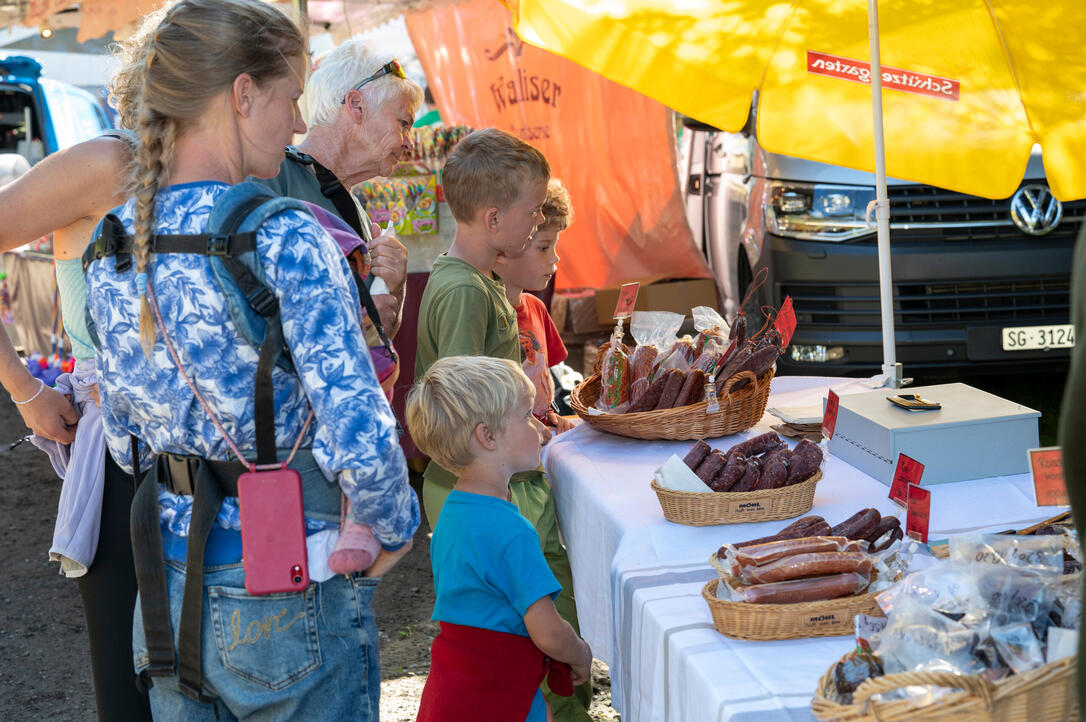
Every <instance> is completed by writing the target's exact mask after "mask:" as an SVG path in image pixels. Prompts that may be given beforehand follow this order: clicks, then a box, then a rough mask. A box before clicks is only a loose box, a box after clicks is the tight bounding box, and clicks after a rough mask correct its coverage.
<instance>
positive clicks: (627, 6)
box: [515, 0, 1086, 376]
mask: <svg viewBox="0 0 1086 722" xmlns="http://www.w3.org/2000/svg"><path fill="white" fill-rule="evenodd" d="M515 10H517V25H516V30H517V33H518V34H519V35H520V36H521V38H523V39H524V40H525V41H526V42H528V43H531V44H533V45H538V46H540V47H543V48H546V49H547V50H550V51H552V52H555V53H557V54H559V55H563V56H565V57H568V58H570V59H572V60H574V61H576V62H578V63H580V64H582V65H585V66H586V67H588V68H591V69H592V70H595V71H597V72H599V73H601V74H602V75H604V76H606V77H608V78H611V79H612V80H615V81H617V82H619V83H622V84H624V85H628V86H630V87H632V88H634V89H636V90H639V91H641V92H643V93H645V94H646V95H649V96H651V97H653V98H656V99H657V100H660V101H661V102H663V103H665V104H666V105H668V106H670V107H672V108H675V109H676V110H678V111H680V112H682V113H684V114H686V115H689V116H691V117H694V118H697V119H698V120H702V121H704V122H706V123H709V124H711V125H714V126H716V127H718V128H721V129H723V130H727V131H738V130H739V129H740V128H742V127H743V125H744V124H745V123H746V121H747V116H748V111H749V107H750V102H751V98H752V95H753V93H754V91H757V92H758V115H757V122H758V128H757V134H758V140H759V142H760V143H761V144H762V146H763V147H764V148H766V149H767V150H769V151H772V152H776V153H782V154H785V155H791V156H796V157H799V158H806V159H810V160H816V161H821V162H824V163H832V164H836V165H843V166H847V167H851V168H857V169H860V170H866V171H873V172H874V173H875V174H876V194H877V200H876V202H875V205H876V208H875V217H876V220H877V221H878V231H879V234H878V235H879V278H880V286H881V299H882V316H883V352H884V366H883V369H884V373H887V374H893V373H895V370H894V368H893V367H894V365H895V364H894V359H895V352H894V342H893V339H894V331H893V300H892V296H891V293H892V288H891V281H890V279H891V275H890V254H889V220H888V219H889V203H888V201H887V200H886V180H885V179H886V175H887V174H889V175H892V176H895V177H897V178H902V179H906V180H910V181H915V182H919V183H927V184H931V185H936V186H940V187H943V188H949V189H951V190H955V191H959V192H962V193H968V194H971V195H979V196H985V197H989V198H1005V197H1007V196H1009V195H1010V194H1011V193H1013V192H1014V191H1015V189H1016V188H1017V187H1018V185H1019V183H1020V182H1021V179H1022V176H1023V174H1024V172H1025V168H1026V163H1027V161H1028V160H1029V155H1030V151H1031V149H1032V147H1033V145H1034V144H1035V143H1036V144H1040V146H1041V149H1042V152H1043V158H1044V165H1045V171H1046V174H1047V176H1048V182H1049V184H1050V186H1051V189H1052V192H1053V194H1054V195H1055V196H1056V197H1057V198H1060V199H1062V200H1070V199H1073V198H1082V197H1086V162H1084V161H1083V159H1084V158H1086V2H1082V0H1048V1H1047V2H1033V1H1025V0H882V1H881V2H878V1H877V0H793V1H792V2H786V1H781V0H777V1H776V2H774V1H773V0H520V2H519V7H515ZM880 86H881V87H880ZM884 128H885V137H886V142H885V151H884V150H883V133H884ZM896 373H897V374H898V375H899V376H900V367H898V368H897V370H896Z"/></svg>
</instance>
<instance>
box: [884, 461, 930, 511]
mask: <svg viewBox="0 0 1086 722" xmlns="http://www.w3.org/2000/svg"><path fill="white" fill-rule="evenodd" d="M923 475H924V465H923V464H921V463H920V462H919V461H917V460H916V459H913V458H911V457H908V456H905V454H898V455H897V467H895V468H894V480H893V482H892V483H891V484H890V499H891V500H892V501H895V502H897V503H898V504H901V505H902V506H905V505H906V504H907V503H908V500H909V499H908V497H909V485H910V484H916V485H917V486H919V485H920V477H922V476H923Z"/></svg>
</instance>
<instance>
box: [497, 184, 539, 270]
mask: <svg viewBox="0 0 1086 722" xmlns="http://www.w3.org/2000/svg"><path fill="white" fill-rule="evenodd" d="M546 200H547V182H546V181H542V182H540V183H536V184H533V185H530V186H528V187H527V188H526V189H525V190H524V191H523V192H522V193H521V194H520V197H518V198H517V199H516V200H515V201H513V202H512V203H510V204H509V207H508V208H505V209H502V210H501V216H500V219H501V225H500V226H499V238H498V245H499V248H498V249H497V250H498V251H500V252H501V253H503V254H505V255H506V256H509V257H511V258H515V257H516V256H518V255H520V253H521V252H522V251H523V250H524V249H525V247H527V245H528V243H529V242H531V240H532V234H533V233H535V229H536V228H538V227H539V225H540V224H541V223H543V211H542V208H543V203H544V201H546Z"/></svg>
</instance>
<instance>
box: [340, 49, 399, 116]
mask: <svg viewBox="0 0 1086 722" xmlns="http://www.w3.org/2000/svg"><path fill="white" fill-rule="evenodd" d="M386 75H395V76H396V77H397V78H402V79H406V78H407V74H406V73H404V71H403V66H402V65H400V61H399V60H396V59H395V58H393V59H392V60H390V61H388V62H387V63H385V64H384V65H382V66H381V67H380V68H378V69H377V72H376V73H374V74H373V75H371V76H369V77H368V78H366V79H365V80H363V81H362V82H360V83H358V84H357V85H355V86H354V87H353V88H351V90H358V89H359V88H361V87H362V86H363V85H365V84H366V83H369V82H371V81H374V80H377V79H378V78H382V77H384V76H386ZM339 102H340V105H342V104H344V103H346V102H347V96H346V95H345V96H343V100H341V101H339Z"/></svg>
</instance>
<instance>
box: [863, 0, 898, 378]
mask: <svg viewBox="0 0 1086 722" xmlns="http://www.w3.org/2000/svg"><path fill="white" fill-rule="evenodd" d="M867 34H868V42H869V43H870V46H871V110H872V117H873V121H874V131H875V132H874V140H875V221H876V224H877V226H878V250H879V308H880V309H881V311H882V373H883V375H884V376H885V377H886V383H887V385H888V386H891V387H892V388H900V387H901V386H903V385H904V383H906V382H905V381H904V380H903V379H902V371H901V364H899V363H897V352H896V350H895V348H894V278H893V274H892V273H891V272H890V199H889V197H888V195H887V193H886V146H885V144H884V141H883V131H882V61H881V58H880V57H879V3H878V0H867Z"/></svg>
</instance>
